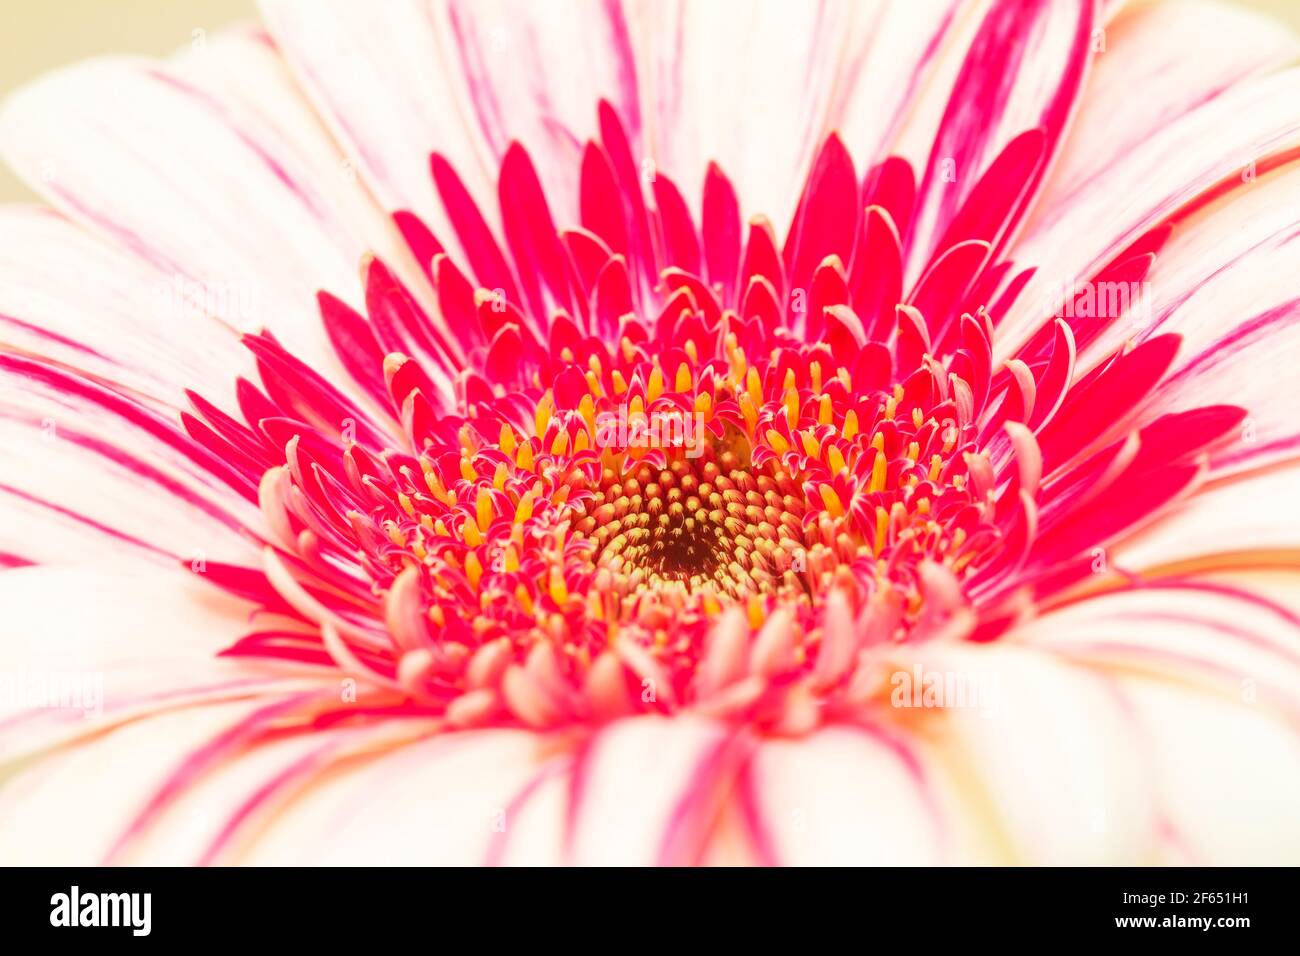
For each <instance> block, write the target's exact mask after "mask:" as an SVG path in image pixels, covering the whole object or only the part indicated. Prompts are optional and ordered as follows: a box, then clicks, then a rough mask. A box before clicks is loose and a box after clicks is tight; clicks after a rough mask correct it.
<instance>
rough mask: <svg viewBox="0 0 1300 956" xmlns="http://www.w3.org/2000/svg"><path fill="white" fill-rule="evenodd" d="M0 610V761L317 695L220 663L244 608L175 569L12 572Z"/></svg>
mask: <svg viewBox="0 0 1300 956" xmlns="http://www.w3.org/2000/svg"><path fill="white" fill-rule="evenodd" d="M0 604H2V605H3V607H4V608H5V617H6V621H7V624H6V628H5V633H4V640H3V641H0V674H2V675H3V689H4V694H3V695H0V759H4V760H12V759H14V758H15V757H19V756H22V755H24V754H31V753H34V752H37V751H39V750H41V749H43V748H45V747H49V746H51V745H54V744H57V743H60V742H64V741H69V740H75V739H77V738H79V737H85V736H92V735H95V734H98V733H101V732H103V731H104V730H105V729H106V728H108V727H110V726H113V725H115V724H118V723H120V722H123V721H127V720H131V719H135V718H137V717H139V716H141V715H143V714H150V713H157V712H161V711H166V710H170V709H173V708H177V707H181V706H183V705H185V704H187V703H190V702H193V701H196V700H221V699H224V698H233V697H240V696H249V695H252V694H255V693H270V692H272V691H274V690H281V691H284V690H290V689H301V688H302V687H307V686H316V681H315V680H314V679H313V680H309V681H307V682H306V683H304V682H303V681H302V680H301V679H294V678H292V677H288V676H281V675H280V674H278V673H276V672H274V671H268V670H266V669H262V668H258V667H256V666H253V665H247V664H242V663H239V662H236V661H232V660H227V659H222V658H218V657H217V654H218V653H219V652H220V651H221V650H222V649H224V648H225V647H227V646H229V645H230V644H231V643H233V642H234V640H235V639H236V638H237V637H238V636H239V635H240V634H241V633H242V631H243V629H244V628H245V626H246V622H247V616H248V612H249V605H247V604H246V603H245V602H243V601H237V600H235V599H233V598H229V597H227V596H225V595H224V594H223V593H222V592H220V591H218V590H217V589H216V588H213V587H209V586H208V585H206V584H204V583H203V582H202V581H200V580H198V576H197V575H187V574H185V573H184V572H181V571H178V570H173V569H165V570H164V569H157V570H154V569H150V570H146V571H136V572H132V573H123V572H122V571H121V570H118V569H113V568H99V569H95V570H89V569H82V568H77V569H73V568H55V567H31V568H17V569H14V570H10V571H6V572H4V573H3V574H0Z"/></svg>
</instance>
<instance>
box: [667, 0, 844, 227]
mask: <svg viewBox="0 0 1300 956" xmlns="http://www.w3.org/2000/svg"><path fill="white" fill-rule="evenodd" d="M855 8H856V12H855ZM863 12H864V11H863V10H862V5H860V4H850V3H828V4H813V3H801V4H787V3H780V2H771V0H738V2H734V3H684V4H680V5H676V6H675V7H674V5H671V4H666V3H652V4H646V5H645V13H646V19H645V22H644V23H643V25H642V27H641V29H642V30H643V31H644V34H643V40H642V43H643V46H644V48H646V49H648V50H649V53H648V56H647V60H648V62H647V65H646V67H645V71H644V73H645V76H646V80H645V82H646V83H647V95H648V96H650V97H651V99H650V100H648V101H647V107H646V110H645V112H646V119H647V122H653V123H654V124H655V128H654V131H653V134H652V135H651V138H650V139H651V142H652V143H653V144H654V151H655V152H654V155H655V159H656V161H657V163H658V164H659V166H660V167H661V168H663V169H664V170H666V171H667V172H668V174H669V175H671V176H672V177H673V178H674V179H675V180H676V181H677V182H678V183H679V184H681V187H682V191H683V193H684V194H685V195H687V196H698V195H699V194H700V193H699V190H700V185H701V183H702V182H703V177H704V172H705V168H706V165H707V164H708V162H709V161H711V160H712V161H715V162H717V163H718V164H719V165H720V166H721V167H722V170H723V171H724V172H725V173H726V174H727V176H728V177H729V178H730V179H731V181H732V182H733V183H734V185H735V186H736V191H737V194H738V196H739V198H740V201H741V204H742V209H743V211H744V212H745V213H748V214H754V213H761V214H763V215H765V216H767V217H769V218H770V219H771V220H772V222H773V223H774V224H775V226H776V228H777V229H779V230H784V228H785V226H786V224H787V223H788V222H789V221H790V216H791V214H792V212H793V210H794V205H795V202H796V200H797V199H798V196H799V190H800V189H801V188H802V186H803V175H804V173H805V171H806V170H807V168H808V164H809V163H810V162H811V161H812V157H813V155H814V154H815V152H816V150H817V149H818V148H819V147H820V146H821V141H822V139H823V138H824V137H825V134H826V131H827V128H828V127H827V124H828V121H829V120H830V118H831V110H832V108H833V107H834V106H835V95H836V82H837V75H836V72H837V65H838V64H839V63H840V62H841V58H842V57H845V56H848V55H850V52H851V51H849V50H847V49H846V46H847V42H848V40H849V39H850V38H852V37H854V36H855V35H856V34H857V32H858V31H857V30H856V29H855V28H854V27H853V25H852V24H853V20H854V18H855V17H857V16H860V15H861V14H862V13H863Z"/></svg>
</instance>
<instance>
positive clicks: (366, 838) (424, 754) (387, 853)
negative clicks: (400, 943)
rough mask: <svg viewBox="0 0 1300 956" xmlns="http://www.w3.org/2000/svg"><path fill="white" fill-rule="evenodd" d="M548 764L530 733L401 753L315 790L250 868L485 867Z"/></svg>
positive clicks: (438, 742) (456, 740)
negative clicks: (518, 803) (518, 801)
mask: <svg viewBox="0 0 1300 956" xmlns="http://www.w3.org/2000/svg"><path fill="white" fill-rule="evenodd" d="M543 759H544V754H543V752H542V748H541V745H540V738H538V737H536V736H535V735H533V734H531V733H528V732H524V731H512V730H501V731H495V730H494V731H467V732H463V733H455V734H447V735H445V736H440V737H436V738H434V739H430V740H425V741H422V742H419V743H414V744H409V745H407V746H404V747H400V748H398V749H396V750H394V751H392V752H391V753H387V754H382V755H380V756H378V757H376V758H374V759H372V760H369V761H365V762H362V763H361V764H360V765H357V766H351V767H346V768H340V769H339V771H338V772H335V773H333V774H330V775H329V776H327V777H326V778H324V779H322V780H320V781H318V782H317V783H316V784H315V785H314V786H311V787H310V788H308V789H307V790H306V791H305V792H304V793H303V794H302V795H301V797H299V798H298V799H297V800H295V801H294V802H292V803H290V804H289V805H288V806H287V807H286V808H285V809H284V811H283V812H282V813H281V814H280V815H279V816H278V817H277V819H276V823H275V825H274V826H271V827H269V828H267V830H266V831H265V833H264V834H263V835H262V836H261V838H260V839H258V840H257V841H256V842H255V843H253V844H252V846H251V847H249V850H248V854H247V856H246V857H244V858H243V859H242V862H248V863H254V864H280V865H284V864H288V865H300V864H321V865H331V864H333V865H366V864H369V865H378V864H384V865H402V864H411V865H444V866H445V865H476V864H482V863H484V862H487V861H488V859H489V857H490V854H491V851H492V849H493V847H494V846H495V845H496V843H497V841H498V840H499V839H500V838H501V836H502V834H503V833H508V832H509V829H508V828H509V827H510V826H511V822H512V821H511V818H510V816H509V812H508V811H509V808H510V807H511V805H512V801H513V800H514V799H515V797H516V796H517V795H518V793H519V792H520V791H521V790H522V789H523V788H524V787H525V786H526V785H527V784H528V783H529V781H530V780H531V779H532V778H533V777H534V776H535V775H536V773H537V771H538V769H539V768H540V767H541V765H542V763H543ZM503 828H505V829H503Z"/></svg>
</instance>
